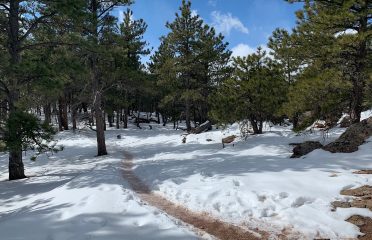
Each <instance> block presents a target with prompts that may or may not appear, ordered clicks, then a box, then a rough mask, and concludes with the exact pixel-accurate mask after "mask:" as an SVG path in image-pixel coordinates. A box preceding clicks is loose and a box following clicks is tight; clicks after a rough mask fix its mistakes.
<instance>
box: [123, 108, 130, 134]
mask: <svg viewBox="0 0 372 240" xmlns="http://www.w3.org/2000/svg"><path fill="white" fill-rule="evenodd" d="M128 112H129V111H128V108H125V109H124V127H123V128H124V129H127V128H128Z"/></svg>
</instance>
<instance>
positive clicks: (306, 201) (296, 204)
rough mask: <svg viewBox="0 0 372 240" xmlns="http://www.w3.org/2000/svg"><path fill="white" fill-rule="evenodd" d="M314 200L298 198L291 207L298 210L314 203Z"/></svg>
mask: <svg viewBox="0 0 372 240" xmlns="http://www.w3.org/2000/svg"><path fill="white" fill-rule="evenodd" d="M313 202H314V199H312V198H308V197H298V198H296V200H295V201H294V202H293V203H292V205H291V207H293V208H298V207H301V206H303V205H305V204H310V203H313Z"/></svg>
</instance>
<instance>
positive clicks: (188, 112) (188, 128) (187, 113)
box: [185, 100, 191, 131]
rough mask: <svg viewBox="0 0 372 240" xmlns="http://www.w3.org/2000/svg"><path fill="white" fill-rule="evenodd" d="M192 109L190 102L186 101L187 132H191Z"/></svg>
mask: <svg viewBox="0 0 372 240" xmlns="http://www.w3.org/2000/svg"><path fill="white" fill-rule="evenodd" d="M190 110H191V107H190V101H189V100H186V112H185V115H186V116H185V117H186V129H187V131H191V113H190Z"/></svg>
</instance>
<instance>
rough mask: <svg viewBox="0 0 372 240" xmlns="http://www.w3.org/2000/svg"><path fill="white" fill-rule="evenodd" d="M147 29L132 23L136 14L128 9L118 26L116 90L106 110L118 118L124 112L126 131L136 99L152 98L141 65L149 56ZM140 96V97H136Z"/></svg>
mask: <svg viewBox="0 0 372 240" xmlns="http://www.w3.org/2000/svg"><path fill="white" fill-rule="evenodd" d="M146 29H147V24H146V23H145V22H144V20H143V19H138V20H135V19H133V12H132V11H131V10H130V9H127V11H126V12H125V13H124V18H123V23H121V24H120V26H119V33H118V34H117V36H115V42H116V45H117V47H116V48H115V53H114V62H115V63H114V69H113V72H115V76H114V77H115V79H116V81H115V84H114V87H112V88H110V89H109V91H108V93H107V97H106V100H107V106H106V109H107V110H108V112H110V113H111V115H112V114H113V113H114V111H116V112H117V114H118V113H119V112H121V110H122V109H124V128H127V117H128V116H127V115H128V111H129V106H130V105H132V104H135V101H134V100H136V99H135V98H136V97H138V98H141V99H142V98H143V99H145V98H146V97H147V98H150V94H149V93H148V92H147V91H146V90H147V89H146V88H147V86H148V83H147V82H148V81H147V76H146V73H145V72H144V66H143V64H142V62H141V56H144V55H148V54H150V50H149V49H148V48H147V45H148V43H147V42H146V41H144V40H143V37H144V36H143V35H144V34H145V32H146ZM138 94H140V96H137V95H138ZM146 95H147V96H146ZM138 98H137V100H138ZM117 118H119V116H118V115H117ZM117 127H118V121H117Z"/></svg>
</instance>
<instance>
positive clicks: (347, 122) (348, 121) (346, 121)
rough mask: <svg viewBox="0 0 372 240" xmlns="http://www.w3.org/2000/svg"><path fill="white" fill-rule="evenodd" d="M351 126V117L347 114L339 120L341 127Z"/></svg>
mask: <svg viewBox="0 0 372 240" xmlns="http://www.w3.org/2000/svg"><path fill="white" fill-rule="evenodd" d="M350 126H351V118H350V117H349V116H346V117H344V118H343V119H342V120H341V122H340V127H341V128H348V127H350Z"/></svg>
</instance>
